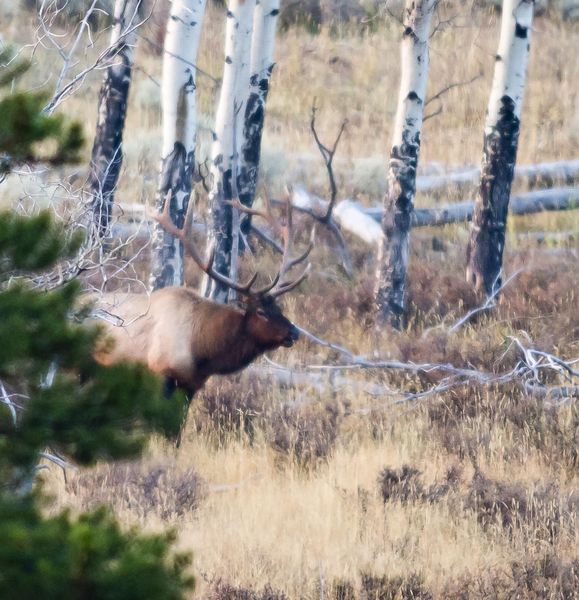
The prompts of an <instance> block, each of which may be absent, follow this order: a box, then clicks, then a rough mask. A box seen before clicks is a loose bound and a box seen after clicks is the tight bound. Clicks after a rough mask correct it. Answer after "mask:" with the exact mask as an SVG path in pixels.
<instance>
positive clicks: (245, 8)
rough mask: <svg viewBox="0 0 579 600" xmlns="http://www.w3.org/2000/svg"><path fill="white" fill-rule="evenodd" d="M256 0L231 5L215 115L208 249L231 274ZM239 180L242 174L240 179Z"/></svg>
mask: <svg viewBox="0 0 579 600" xmlns="http://www.w3.org/2000/svg"><path fill="white" fill-rule="evenodd" d="M254 7H255V0H231V1H230V2H229V4H228V10H227V21H226V28H225V64H224V67H223V83H222V84H221V93H220V96H219V104H218V107H217V115H216V117H215V132H214V141H213V147H212V151H211V176H212V184H211V192H210V194H209V204H210V207H211V229H210V232H209V249H210V252H213V253H214V257H215V259H214V260H215V261H214V267H215V269H216V270H217V271H219V272H220V273H223V274H226V275H229V274H230V272H231V263H232V245H233V237H234V235H237V233H238V232H237V231H236V232H234V231H233V220H234V219H233V210H232V208H231V206H230V205H229V202H230V201H231V200H232V199H233V192H234V187H236V186H235V185H234V182H233V173H234V171H235V172H237V171H238V168H237V167H238V162H239V161H238V157H239V154H240V150H241V137H242V136H241V135H240V131H239V130H240V127H239V125H238V124H241V123H242V122H243V115H244V114H245V106H246V103H247V97H248V90H249V66H250V65H249V61H250V42H251V34H252V29H253V12H254ZM236 181H238V178H237V177H236ZM204 287H205V294H206V295H207V296H210V297H212V298H214V299H215V300H219V301H220V302H226V301H227V296H228V289H227V288H226V287H225V286H223V285H221V284H219V283H218V282H215V281H214V280H212V279H209V278H205V282H204Z"/></svg>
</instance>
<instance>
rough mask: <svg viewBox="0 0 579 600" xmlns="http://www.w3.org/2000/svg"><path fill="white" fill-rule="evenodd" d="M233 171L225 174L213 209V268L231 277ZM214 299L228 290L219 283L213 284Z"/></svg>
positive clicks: (229, 170) (227, 171) (228, 170)
mask: <svg viewBox="0 0 579 600" xmlns="http://www.w3.org/2000/svg"><path fill="white" fill-rule="evenodd" d="M231 179H232V170H231V169H227V170H226V171H224V172H223V179H222V182H223V187H222V188H221V192H222V193H221V194H217V195H216V196H215V199H214V201H213V205H212V208H211V213H212V219H213V232H214V235H215V255H214V256H215V258H214V261H213V266H214V268H215V270H216V271H218V272H219V273H222V274H224V275H229V265H230V261H231V248H232V245H233V236H232V234H231V232H232V225H233V223H232V210H231V205H230V204H229V203H228V202H229V201H230V200H231V199H232V198H233V194H232V185H231V184H232V181H231ZM212 287H213V289H212V294H211V295H212V297H214V298H215V297H216V296H217V295H218V294H219V293H220V292H223V291H224V290H225V289H226V288H225V286H223V285H222V284H220V283H219V282H218V281H214V282H213V283H212Z"/></svg>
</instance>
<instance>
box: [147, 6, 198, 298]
mask: <svg viewBox="0 0 579 600" xmlns="http://www.w3.org/2000/svg"><path fill="white" fill-rule="evenodd" d="M205 3H206V0H173V3H172V6H171V13H170V15H169V20H168V22H167V33H166V35H165V46H164V55H163V88H162V105H163V146H162V149H161V173H160V177H159V189H158V192H157V201H156V205H157V209H158V210H162V208H163V206H164V204H165V202H170V203H171V206H170V215H171V218H172V219H173V221H174V222H175V224H176V225H177V226H178V227H182V226H183V220H184V216H185V211H186V210H187V205H188V203H189V198H190V196H191V189H192V184H193V171H194V169H195V142H196V131H197V112H196V111H197V106H196V93H195V90H196V83H195V80H196V71H195V65H196V62H197V50H198V48H199V39H200V37H201V27H202V24H203V16H204V13H205ZM152 255H153V264H152V269H151V280H150V286H151V288H152V289H154V290H155V289H158V288H162V287H166V286H170V285H183V280H184V278H183V245H182V243H181V242H180V241H179V240H177V239H175V238H174V237H173V236H172V235H170V234H169V233H167V232H166V231H165V230H164V229H163V228H162V227H161V226H160V225H158V224H156V225H155V229H154V232H153V241H152Z"/></svg>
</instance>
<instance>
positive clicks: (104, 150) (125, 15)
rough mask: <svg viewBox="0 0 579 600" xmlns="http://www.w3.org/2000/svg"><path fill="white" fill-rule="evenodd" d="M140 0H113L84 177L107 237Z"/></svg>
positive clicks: (100, 231)
mask: <svg viewBox="0 0 579 600" xmlns="http://www.w3.org/2000/svg"><path fill="white" fill-rule="evenodd" d="M140 5H141V0H116V2H115V9H114V22H113V29H112V32H111V40H110V46H109V60H110V61H111V64H110V66H109V67H108V68H107V70H106V71H105V76H104V79H103V82H102V85H101V89H100V93H99V104H98V117H97V125H96V133H95V138H94V143H93V148H92V157H91V162H90V171H89V175H88V181H87V189H88V193H89V194H90V196H91V200H90V205H91V212H92V216H93V222H94V225H95V229H96V231H97V233H98V235H99V236H100V237H103V238H104V237H106V236H107V234H108V230H109V225H110V221H111V214H112V205H113V201H114V193H115V189H116V187H117V182H118V179H119V173H120V170H121V165H122V162H123V150H122V143H123V131H124V128H125V117H126V114H127V101H128V95H129V87H130V84H131V75H132V68H133V60H134V46H135V44H136V42H137V31H136V30H135V29H132V28H133V27H135V25H136V24H137V22H138V19H139V14H138V13H139V9H140Z"/></svg>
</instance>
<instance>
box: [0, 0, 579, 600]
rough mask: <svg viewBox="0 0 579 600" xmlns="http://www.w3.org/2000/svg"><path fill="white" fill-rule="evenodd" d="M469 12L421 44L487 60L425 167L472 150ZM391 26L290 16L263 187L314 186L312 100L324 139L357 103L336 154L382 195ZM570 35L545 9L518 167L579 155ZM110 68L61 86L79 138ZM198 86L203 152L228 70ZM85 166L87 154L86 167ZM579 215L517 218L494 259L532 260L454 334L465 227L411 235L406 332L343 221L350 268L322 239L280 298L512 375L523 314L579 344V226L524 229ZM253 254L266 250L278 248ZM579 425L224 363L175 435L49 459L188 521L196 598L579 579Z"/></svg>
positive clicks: (325, 320)
mask: <svg viewBox="0 0 579 600" xmlns="http://www.w3.org/2000/svg"><path fill="white" fill-rule="evenodd" d="M457 10H459V12H460V15H459V18H458V19H457V20H456V21H455V25H456V27H452V28H449V29H447V30H444V31H442V32H439V33H438V34H437V35H436V36H435V37H434V38H433V40H432V61H431V64H432V77H431V93H434V92H436V91H438V90H439V89H441V88H443V87H445V86H446V85H448V84H450V83H452V82H456V81H464V80H469V79H471V78H472V77H474V76H475V75H478V74H479V73H482V77H481V78H479V79H477V80H476V81H475V82H474V83H472V84H470V85H469V86H468V87H461V88H456V89H454V90H452V91H450V92H449V93H448V94H447V95H445V96H444V99H443V112H442V113H441V114H440V115H439V116H437V117H435V118H433V119H430V120H428V121H427V123H426V126H425V131H424V137H423V149H422V163H423V165H424V169H425V170H426V169H430V170H432V169H434V168H436V164H439V165H442V167H443V168H447V167H452V166H458V165H463V164H477V163H478V162H479V157H480V151H481V145H482V124H483V118H484V111H485V106H486V101H487V94H488V90H489V86H490V78H491V76H492V66H493V60H494V53H495V47H496V43H497V39H498V28H497V18H496V16H494V15H492V14H489V13H471V12H470V9H467V8H466V7H463V8H461V9H457ZM221 17H222V15H221V13H220V12H219V10H218V9H217V8H215V7H214V6H212V7H211V8H210V11H209V14H208V19H207V27H206V31H205V36H204V40H203V45H202V48H203V50H202V59H201V63H200V64H201V67H202V68H203V69H205V70H207V71H208V72H210V73H213V74H217V75H218V73H219V68H220V64H221V53H222V50H221V43H222V42H221V40H222V18H221ZM15 19H16V20H15V21H13V22H12V23H11V24H10V25H9V28H10V31H11V32H13V33H14V32H15V37H18V36H19V37H20V39H21V40H27V39H30V38H29V36H30V23H28V22H25V21H24V20H23V19H22V17H18V16H16V17H15ZM18 19H20V20H18ZM151 35H154V32H152V33H151ZM397 36H398V31H397V27H396V26H395V25H394V24H393V23H392V22H384V23H382V22H380V23H378V24H377V25H376V26H375V28H374V29H373V30H372V31H367V32H365V33H360V32H359V31H356V30H354V29H350V28H344V29H343V30H341V31H338V32H335V31H334V32H330V31H325V30H322V31H321V33H320V34H319V35H316V36H312V35H310V34H308V33H306V32H304V31H303V30H301V29H290V30H288V31H287V32H286V33H284V34H283V35H281V36H280V38H279V45H278V55H277V61H278V63H277V67H276V70H275V75H274V80H273V82H272V92H271V96H270V102H269V107H268V116H267V131H266V136H265V140H264V179H265V181H266V183H267V184H268V185H269V186H270V187H271V188H272V190H274V191H278V190H279V189H280V188H281V187H282V186H283V184H285V183H286V182H288V181H290V182H296V181H303V182H305V183H306V184H307V185H308V187H310V188H311V189H313V190H316V191H318V192H320V193H323V191H324V189H325V184H326V182H325V175H324V173H323V170H322V165H321V161H319V158H318V157H317V156H316V154H315V148H314V145H313V142H312V140H311V136H310V133H309V129H308V128H309V111H310V108H311V105H312V101H313V98H314V97H317V98H318V104H319V105H320V108H321V112H320V115H319V129H320V132H321V134H322V136H323V137H324V138H325V137H328V138H330V139H331V138H332V137H333V135H334V132H336V131H337V128H338V127H339V124H340V122H341V120H342V119H343V118H344V117H347V118H348V119H349V123H350V124H349V128H348V132H347V135H346V137H345V139H344V143H343V145H342V146H341V149H340V162H339V164H337V169H338V173H337V174H338V176H339V181H340V184H341V191H342V193H343V194H344V195H345V194H357V195H358V197H360V198H362V199H366V200H368V201H370V200H372V201H374V200H377V199H379V197H380V195H381V193H382V191H383V189H384V188H383V185H384V183H383V179H384V155H385V154H386V153H387V149H388V144H389V138H390V127H391V122H392V115H393V111H394V107H395V102H396V95H397V81H398V68H399V59H398V47H397ZM578 39H579V37H578V31H577V26H576V25H570V24H565V23H561V22H558V21H555V20H550V19H538V20H537V22H536V27H535V31H534V32H533V40H532V50H531V64H530V71H529V87H528V90H527V93H526V98H525V107H524V110H523V126H522V133H521V141H520V151H519V162H521V163H529V162H538V161H546V160H552V159H560V158H571V157H573V156H576V155H577V150H578V147H579V120H578V115H577V108H576V107H577V104H578V98H577V94H578V90H577V86H576V83H574V82H577V81H578V80H579V63H578V61H576V60H574V59H573V57H574V56H575V50H576V45H577V40H578ZM94 51H95V52H96V51H97V49H95V50H94ZM35 61H36V66H35V69H34V70H33V71H32V72H31V73H30V74H29V76H28V77H30V78H31V79H30V80H29V81H30V83H33V82H38V81H40V80H42V81H44V79H45V77H46V74H51V76H52V78H54V75H55V73H56V69H57V67H56V64H57V63H56V60H55V57H54V56H51V55H50V53H47V52H38V53H37V54H36V55H35ZM137 61H138V64H139V71H137V72H136V73H135V84H134V87H133V91H132V95H131V107H130V110H129V117H128V124H127V135H126V144H125V151H126V155H127V156H126V161H125V168H124V173H123V177H122V180H121V184H120V188H119V193H118V197H119V199H121V200H123V201H136V202H150V201H151V200H152V198H153V196H154V191H155V186H156V171H157V164H158V150H159V145H160V114H159V92H158V88H157V87H156V84H155V83H154V82H153V81H152V80H151V77H152V78H154V79H159V77H160V59H159V57H158V56H156V55H155V54H153V53H151V51H150V49H149V48H147V47H146V46H144V45H142V46H141V47H140V49H139V52H138V58H137ZM41 74H42V75H41ZM99 80H100V77H99V75H98V74H95V75H94V76H91V77H90V78H88V79H87V81H86V82H85V84H84V85H83V87H82V88H81V89H80V90H79V92H78V93H76V94H75V95H74V96H73V97H71V98H70V99H69V100H67V102H66V104H65V105H64V108H65V110H66V112H67V113H69V114H71V115H75V116H77V117H78V118H81V119H82V120H83V121H85V122H86V123H87V134H88V136H89V137H90V135H91V130H90V128H91V126H92V124H93V122H94V120H95V114H94V113H95V109H96V94H97V92H98V86H99V84H100V81H99ZM199 90H200V111H201V122H202V126H203V129H202V132H201V135H200V142H201V148H202V152H203V151H206V149H207V147H208V144H207V136H208V129H209V128H210V126H211V120H212V112H213V107H214V105H215V89H214V88H212V87H211V86H210V85H209V83H208V80H207V79H203V78H200V79H199ZM432 108H433V110H434V109H436V108H437V107H436V106H433V107H432ZM203 149H205V150H203ZM89 150H90V148H87V155H86V157H87V158H88V152H89ZM435 163H436V164H435ZM83 174H84V171H83V170H82V169H77V170H76V171H75V174H74V175H75V176H76V178H77V181H80V182H81V181H82V177H83ZM65 175H71V173H68V172H67V173H65ZM79 175H80V177H79ZM61 176H62V173H51V174H49V179H51V180H56V179H58V178H60V177H61ZM44 179H46V176H44V175H43V176H39V177H37V178H36V180H35V179H34V178H30V177H21V178H16V177H13V178H12V179H11V184H10V185H7V184H6V183H5V184H3V185H2V186H0V202H2V203H3V204H4V205H6V204H8V203H11V202H13V201H15V200H18V199H19V198H21V197H22V194H23V192H22V189H23V188H26V189H30V190H32V191H34V192H35V193H37V194H38V195H37V196H35V199H36V200H37V201H38V202H41V201H44V202H46V201H47V200H46V198H45V196H43V191H42V189H41V187H40V183H42V181H43V180H44ZM75 185H78V183H77V184H75ZM55 189H57V190H58V188H55ZM462 194H465V195H471V194H472V190H470V191H467V192H464V191H463V192H457V191H456V190H450V191H448V192H446V193H445V194H444V195H442V196H441V197H425V196H422V197H419V198H418V199H417V204H419V205H420V204H422V205H427V204H429V203H433V202H438V201H449V200H453V199H457V198H459V197H461V195H462ZM576 213H577V211H573V212H569V213H561V214H550V215H538V216H532V217H524V218H518V219H512V220H511V223H510V227H509V238H508V248H509V251H508V252H507V256H506V261H505V264H506V269H507V273H512V272H514V271H515V270H518V269H523V270H522V272H521V273H520V274H519V275H518V276H517V277H516V278H515V279H514V280H513V282H512V283H511V284H510V285H509V287H508V288H507V289H506V290H505V293H504V296H503V299H502V302H501V304H500V306H499V307H498V308H497V310H496V311H495V312H494V313H493V314H491V315H487V316H483V317H481V318H480V319H479V320H478V321H476V322H474V323H472V324H470V325H468V326H466V327H464V328H463V329H461V330H459V331H458V332H456V333H454V334H450V333H448V330H447V328H446V327H444V326H445V325H447V324H449V323H452V322H453V321H454V320H456V319H457V318H459V317H460V316H462V315H463V314H464V313H465V312H466V311H468V310H469V309H470V308H472V307H474V306H475V305H476V302H477V301H476V298H475V297H474V296H473V294H472V292H471V290H470V289H469V288H468V286H467V285H466V283H465V282H464V281H463V275H462V273H463V269H464V248H465V244H466V234H467V231H466V228H465V227H463V226H453V227H446V228H442V229H431V230H420V231H416V232H415V233H414V234H413V240H412V260H411V271H410V290H409V294H410V302H409V315H408V322H407V327H406V329H405V330H404V331H403V332H401V333H397V332H392V331H387V330H385V331H382V332H378V333H376V332H374V331H373V330H372V329H371V328H369V327H368V317H369V308H370V290H371V281H370V278H371V273H372V257H371V253H370V252H369V250H368V249H367V248H362V247H358V246H357V245H356V243H355V242H354V241H351V244H352V250H353V255H354V262H355V265H356V277H355V280H354V281H348V280H346V279H345V278H344V277H343V275H342V273H341V272H340V269H339V268H338V267H337V266H335V260H334V257H333V255H332V252H331V250H330V249H328V248H326V247H324V246H322V245H320V247H319V248H317V249H316V252H315V255H314V257H313V263H314V265H313V266H314V270H313V271H314V272H313V274H312V276H311V278H310V279H309V280H308V282H307V283H306V284H305V285H304V286H302V288H301V290H300V292H298V293H296V294H294V295H293V297H292V298H291V299H288V300H287V301H286V308H287V311H288V313H289V314H290V315H291V316H292V317H293V318H294V319H295V320H296V321H297V322H298V323H299V324H300V325H302V326H304V327H306V328H309V329H310V330H312V331H314V332H315V333H316V334H318V335H320V336H322V337H327V338H330V339H332V340H335V341H338V342H339V343H342V344H344V345H346V346H348V347H349V348H351V349H352V350H353V351H355V352H358V353H362V354H372V353H373V352H379V353H380V354H381V355H385V356H391V357H393V358H400V359H402V360H414V361H423V360H428V361H436V362H444V361H449V362H452V363H454V364H457V365H459V364H460V365H468V364H470V365H473V366H475V367H479V368H481V369H486V370H490V371H493V370H496V371H499V370H501V369H503V368H508V366H509V365H512V364H514V361H516V358H517V357H516V355H515V354H514V352H513V350H512V349H510V350H509V349H508V344H507V343H506V342H505V339H506V336H508V335H519V336H523V335H527V334H528V336H529V337H530V339H531V340H533V343H534V344H536V345H537V346H538V347H541V348H543V349H545V350H549V351H555V352H557V353H558V354H560V355H561V356H563V357H566V358H571V357H575V356H578V355H579V345H578V341H577V340H578V339H579V305H578V304H579V299H578V297H577V283H578V278H577V272H576V271H577V269H576V265H577V252H578V247H577V238H575V240H572V239H571V240H570V241H566V242H553V243H550V244H547V245H543V246H537V245H536V244H535V243H534V242H533V240H529V239H524V238H520V237H518V235H517V234H518V233H520V232H524V231H527V230H535V231H547V230H554V231H557V230H565V231H568V230H577V228H578V226H579V216H578V215H577V214H576ZM434 238H436V240H437V242H436V243H434V242H433V240H434ZM262 264H264V265H265V266H271V258H269V257H264V258H263V263H262ZM192 277H193V275H192ZM441 325H442V327H441ZM522 332H526V333H522ZM274 358H275V359H276V360H278V361H279V362H281V363H284V364H285V363H288V364H292V365H303V364H311V363H316V362H325V363H332V362H333V361H335V360H336V358H337V357H336V356H334V355H332V353H329V352H327V351H325V350H324V349H321V348H319V347H316V346H313V345H310V344H307V343H306V342H303V343H301V344H299V345H298V346H297V347H296V348H294V349H292V350H291V351H287V350H280V351H279V352H278V353H277V354H276V355H275V357H274ZM352 377H353V378H359V379H367V380H370V381H375V382H379V383H382V384H385V385H389V386H391V387H393V388H402V389H418V388H420V386H422V385H426V384H427V383H428V382H426V381H415V380H411V379H409V378H407V377H406V376H403V375H400V374H397V373H384V372H378V371H369V372H366V373H364V374H353V375H352ZM578 442H579V412H578V405H577V404H576V403H575V404H573V403H570V404H568V405H566V406H564V407H559V408H555V407H551V406H548V405H546V404H545V403H542V402H541V401H538V400H534V399H532V398H528V397H526V396H524V395H523V394H522V393H521V391H520V389H518V388H517V387H515V386H509V387H503V388H500V389H499V388H496V389H495V388H492V389H479V388H477V387H474V386H470V387H465V388H464V389H458V390H456V391H455V392H453V393H450V394H447V395H445V396H444V397H442V398H439V399H437V400H429V401H427V402H424V403H422V404H420V403H417V404H413V405H407V406H400V407H393V406H391V405H389V398H379V399H376V398H372V397H369V396H367V395H365V394H362V393H360V392H358V391H356V390H355V389H353V388H352V389H348V388H343V389H339V390H336V391H335V392H334V393H330V392H329V391H328V392H327V393H323V394H321V393H319V392H317V391H316V390H313V389H307V388H305V389H299V390H284V389H279V388H278V387H276V386H275V385H273V384H272V383H271V382H269V383H268V382H263V381H262V382H259V381H257V380H255V379H253V378H252V377H251V376H248V375H247V374H245V375H242V376H240V377H237V378H230V379H222V380H218V379H216V380H215V381H213V382H211V383H210V384H209V385H208V387H207V389H206V390H205V391H204V392H203V393H201V394H200V395H199V397H198V398H196V399H195V402H194V405H193V406H192V411H191V414H190V418H189V422H188V427H187V431H186V435H185V442H184V444H183V446H182V447H181V448H180V449H179V450H175V449H174V448H172V447H170V446H169V445H167V444H166V443H164V442H162V441H160V440H154V441H153V442H152V444H151V448H150V452H149V455H148V456H147V457H146V458H144V459H143V460H142V461H140V462H138V463H135V464H130V465H122V466H120V467H111V466H109V465H105V464H102V465H98V466H96V467H95V468H94V469H92V470H87V471H82V472H79V473H77V474H71V475H70V476H71V479H70V480H69V482H68V483H67V484H65V483H63V480H62V477H61V474H60V473H59V472H57V471H51V472H50V473H49V474H48V475H45V477H47V480H48V485H49V486H50V489H51V490H52V492H53V494H54V498H55V505H54V509H55V510H56V509H58V508H60V507H63V506H68V507H73V509H74V508H81V507H86V506H92V505H94V504H95V503H100V502H104V503H106V504H110V505H111V506H112V507H113V508H114V510H115V512H116V513H117V515H118V516H119V518H120V519H121V521H122V522H123V523H124V524H125V525H127V526H130V525H132V524H140V525H142V526H144V527H146V528H149V529H153V530H155V529H161V528H164V527H166V526H167V525H168V526H171V527H174V528H176V529H177V530H178V532H179V540H180V544H181V546H182V547H183V548H186V549H190V550H192V551H193V552H194V556H195V572H196V573H197V575H198V580H199V586H198V590H197V592H196V594H197V597H208V598H214V599H216V600H219V599H225V598H239V599H241V598H243V599H249V600H252V599H256V600H257V599H263V600H265V599H270V600H273V599H275V598H278V599H281V598H283V597H288V598H292V599H293V598H308V599H309V598H312V599H313V598H330V599H336V600H338V599H340V600H346V599H348V600H349V599H351V598H352V599H353V598H372V599H374V598H422V599H426V598H453V599H457V600H458V599H471V598H473V599H478V598H480V599H483V598H501V599H502V598H505V599H506V598H515V597H519V598H553V599H554V598H575V597H579V594H578V592H577V590H578V589H579V581H578V573H579V566H578V564H577V559H578V557H579V535H578V530H577V526H576V525H577V523H576V519H577V511H578V505H579V498H578V494H579V492H578V490H579V475H578V473H579V470H578V466H579V462H578V460H579V459H578V454H577V447H578ZM574 561H575V562H574ZM284 595H285V596H284Z"/></svg>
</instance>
